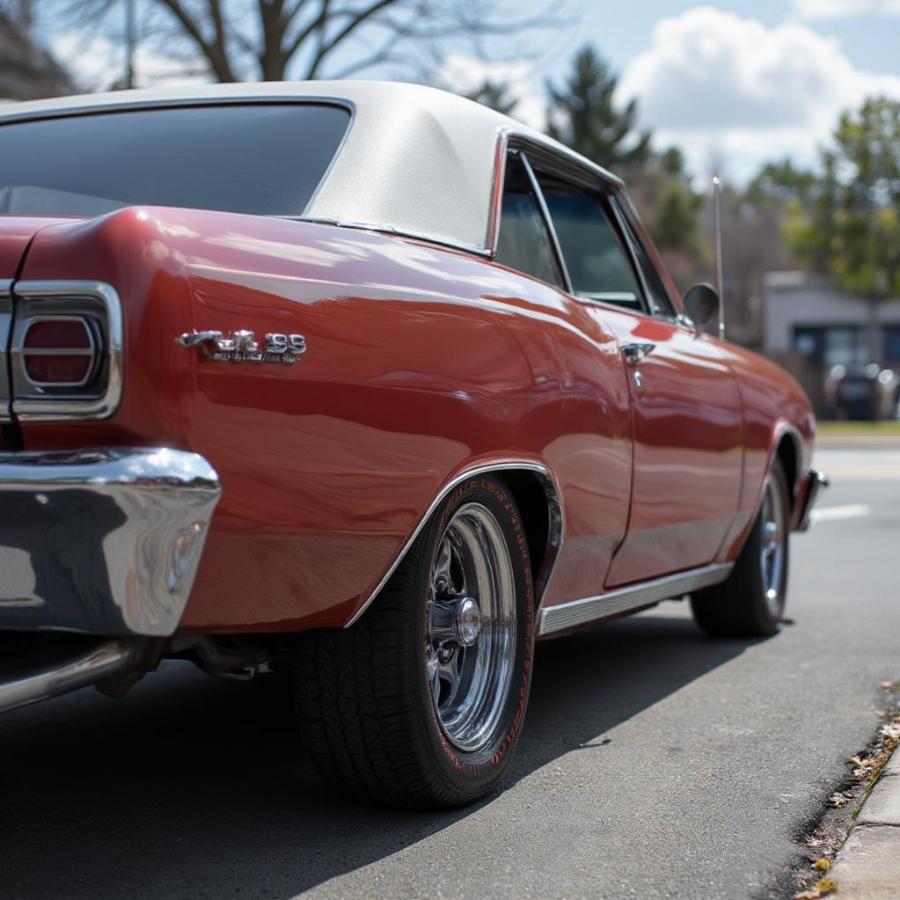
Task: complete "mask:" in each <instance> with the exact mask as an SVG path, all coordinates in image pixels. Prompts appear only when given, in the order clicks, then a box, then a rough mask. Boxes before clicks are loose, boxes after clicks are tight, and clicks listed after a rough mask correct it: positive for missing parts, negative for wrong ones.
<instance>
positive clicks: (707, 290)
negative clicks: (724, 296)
mask: <svg viewBox="0 0 900 900" xmlns="http://www.w3.org/2000/svg"><path fill="white" fill-rule="evenodd" d="M719 302H720V301H719V293H718V291H717V290H716V289H715V288H714V287H713V286H712V285H711V284H706V283H705V282H701V283H700V284H695V285H694V286H693V287H692V288H691V289H690V290H689V291H688V292H687V293H686V294H685V295H684V311H685V313H687V315H688V317H689V318H690V320H691V321H692V322H693V323H694V325H695V326H696V327H697V328H698V329H700V328H702V327H703V326H704V325H708V324H709V323H710V322H712V321H713V320H714V319H718V317H719Z"/></svg>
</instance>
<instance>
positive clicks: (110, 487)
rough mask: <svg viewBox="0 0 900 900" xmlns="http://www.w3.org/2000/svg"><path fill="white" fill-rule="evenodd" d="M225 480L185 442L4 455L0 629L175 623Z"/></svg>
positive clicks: (141, 629) (96, 630)
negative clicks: (173, 446)
mask: <svg viewBox="0 0 900 900" xmlns="http://www.w3.org/2000/svg"><path fill="white" fill-rule="evenodd" d="M220 490H221V489H220V485H219V478H218V476H217V475H216V472H215V471H214V470H213V468H212V467H211V466H210V465H209V463H207V462H206V460H205V459H204V458H203V457H202V456H199V455H197V454H196V453H187V452H184V451H180V450H166V449H156V450H95V451H79V452H77V453H44V454H33V453H15V454H4V455H0V629H10V630H32V629H59V630H65V631H78V632H86V633H90V634H101V635H107V636H130V635H146V636H155V637H165V636H168V635H170V634H172V633H173V632H174V631H175V629H176V627H177V626H178V622H179V621H180V619H181V615H182V613H183V612H184V607H185V605H186V603H187V599H188V594H189V593H190V590H191V588H192V586H193V583H194V577H195V576H196V574H197V566H198V565H199V562H200V555H201V553H202V551H203V544H204V542H205V540H206V533H207V531H208V528H209V523H210V520H211V518H212V514H213V510H214V509H215V506H216V503H217V502H218V499H219V494H220Z"/></svg>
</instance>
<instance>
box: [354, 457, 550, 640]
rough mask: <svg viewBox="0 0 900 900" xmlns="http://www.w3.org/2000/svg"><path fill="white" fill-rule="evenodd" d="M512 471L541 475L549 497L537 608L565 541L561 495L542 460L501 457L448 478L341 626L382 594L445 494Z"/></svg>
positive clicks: (536, 593)
mask: <svg viewBox="0 0 900 900" xmlns="http://www.w3.org/2000/svg"><path fill="white" fill-rule="evenodd" d="M515 470H518V471H526V472H534V473H535V474H537V475H538V476H540V479H541V483H542V485H543V487H544V492H545V494H546V495H547V499H548V504H547V509H548V515H549V532H550V533H549V535H548V538H549V540H548V542H547V553H546V555H545V557H544V561H543V564H542V566H541V570H540V572H539V573H538V577H537V579H536V581H535V586H534V594H535V608H536V609H538V608H539V607H540V603H541V599H542V598H543V595H544V592H545V591H546V590H547V585H548V584H549V583H550V578H551V576H552V575H553V569H554V567H555V566H556V560H557V557H558V555H559V548H560V547H561V546H562V543H563V541H564V540H565V513H564V511H563V506H562V495H561V494H560V491H559V487H558V486H557V484H556V479H555V478H554V477H553V474H552V473H551V472H550V470H549V469H548V468H547V467H546V466H545V465H543V464H542V463H539V462H535V461H534V460H531V459H522V460H516V459H503V460H496V461H493V462H487V463H483V464H481V465H476V466H471V467H469V468H467V469H464V470H463V471H461V472H459V473H458V474H456V475H455V476H454V477H453V478H451V479H450V481H448V482H447V483H446V484H445V485H444V486H443V487H442V488H441V490H440V491H439V492H438V494H437V496H436V497H435V498H434V500H432V501H431V504H430V505H429V507H428V509H427V510H425V513H424V515H423V516H422V517H421V518H420V519H419V521H418V523H417V525H416V527H415V528H413V530H412V532H411V534H410V535H409V537H408V538H407V539H406V542H405V543H404V544H403V546H402V547H401V548H400V551H399V553H398V554H397V556H396V558H395V559H394V561H393V562H392V563H391V565H390V566H389V567H388V570H387V571H386V572H385V573H384V575H383V576H382V578H381V580H380V581H379V582H378V584H377V585H376V586H375V589H374V590H373V591H372V592H371V594H370V595H369V597H368V599H367V600H366V602H365V603H363V605H362V606H360V608H359V609H358V610H357V611H356V612H355V613H354V614H353V617H352V618H351V619H350V621H349V622H347V623H346V624H345V625H344V628H349V627H350V626H351V625H353V624H354V623H355V622H358V621H359V619H360V617H361V616H362V614H363V613H364V612H365V611H366V610H367V609H368V608H369V606H371V604H372V602H373V601H374V600H375V598H376V597H377V596H378V595H379V594H380V593H381V590H382V588H384V586H385V585H386V584H387V583H388V581H390V578H391V576H392V575H393V574H394V572H395V571H396V570H397V566H399V565H400V562H401V561H402V560H403V557H404V556H406V554H407V551H408V550H409V548H410V547H412V545H413V544H414V543H415V540H416V538H417V537H418V536H419V534H420V533H421V531H422V529H423V528H424V527H425V525H426V523H427V522H428V520H429V519H430V518H431V516H432V515H433V514H434V512H435V510H436V509H437V508H438V507H439V506H440V505H441V503H442V502H443V501H444V499H445V498H446V496H447V495H448V494H449V493H450V492H451V491H452V490H453V489H454V488H455V487H458V486H459V485H460V484H462V483H463V482H464V481H465V480H466V479H467V478H472V477H474V476H477V475H487V474H490V473H491V472H509V471H515Z"/></svg>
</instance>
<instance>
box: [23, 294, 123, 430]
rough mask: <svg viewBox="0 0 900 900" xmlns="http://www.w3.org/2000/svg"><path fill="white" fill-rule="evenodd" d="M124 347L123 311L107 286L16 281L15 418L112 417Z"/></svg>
mask: <svg viewBox="0 0 900 900" xmlns="http://www.w3.org/2000/svg"><path fill="white" fill-rule="evenodd" d="M121 353H122V317H121V309H120V306H119V299H118V296H117V295H116V292H115V291H114V290H113V289H112V288H111V287H110V286H109V285H106V284H101V283H98V282H82V281H20V282H16V283H15V284H14V286H13V323H12V338H11V341H10V373H11V385H10V388H11V394H12V412H13V415H15V416H16V417H17V418H19V419H23V420H28V419H73V418H79V419H80V418H90V419H98V418H104V417H106V416H109V415H111V414H112V413H113V412H114V411H115V409H116V407H117V406H118V402H119V398H120V396H121V390H122V383H121Z"/></svg>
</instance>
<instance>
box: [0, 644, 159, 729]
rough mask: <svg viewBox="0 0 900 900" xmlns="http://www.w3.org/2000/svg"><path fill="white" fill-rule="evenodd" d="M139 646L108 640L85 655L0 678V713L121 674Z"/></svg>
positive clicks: (0, 676) (5, 674)
mask: <svg viewBox="0 0 900 900" xmlns="http://www.w3.org/2000/svg"><path fill="white" fill-rule="evenodd" d="M140 646H141V644H140V642H136V641H124V640H108V641H104V642H103V643H101V644H98V645H96V646H95V647H94V648H93V649H91V650H89V651H87V652H85V651H84V650H82V651H81V652H79V653H77V654H75V653H72V652H70V653H69V654H68V655H67V656H65V657H63V658H61V659H59V660H56V661H54V662H53V663H47V662H45V663H44V664H43V665H41V666H35V667H34V668H33V669H32V670H30V671H26V672H22V673H21V674H17V673H10V674H7V673H3V674H0V712H2V711H6V710H10V709H16V708H18V707H20V706H27V705H28V704H29V703H36V702H37V701H38V700H49V699H50V698H51V697H58V696H59V695H60V694H67V693H68V692H69V691H74V690H77V689H78V688H82V687H87V685H89V684H96V683H97V682H98V681H102V680H103V679H104V678H109V677H110V676H111V675H117V674H119V673H121V672H124V671H125V670H127V669H129V668H130V667H131V666H133V665H134V663H135V661H136V660H137V657H138V652H137V651H138V648H139V647H140Z"/></svg>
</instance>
